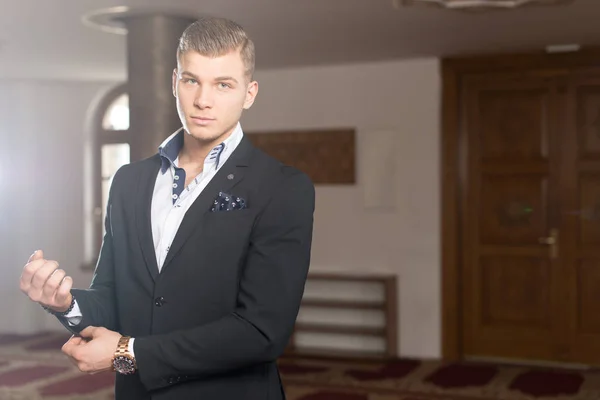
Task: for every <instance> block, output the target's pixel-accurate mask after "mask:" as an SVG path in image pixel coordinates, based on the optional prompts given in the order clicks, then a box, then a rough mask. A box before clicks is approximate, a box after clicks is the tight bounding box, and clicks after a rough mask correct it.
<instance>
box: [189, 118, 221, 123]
mask: <svg viewBox="0 0 600 400" xmlns="http://www.w3.org/2000/svg"><path fill="white" fill-rule="evenodd" d="M190 118H191V120H192V121H193V122H194V123H195V124H197V125H207V124H210V123H211V122H213V121H214V120H215V119H214V118H208V117H190Z"/></svg>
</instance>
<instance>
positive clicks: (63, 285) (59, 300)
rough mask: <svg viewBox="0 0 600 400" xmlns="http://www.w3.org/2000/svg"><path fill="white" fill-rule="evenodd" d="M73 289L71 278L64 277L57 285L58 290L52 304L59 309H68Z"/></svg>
mask: <svg viewBox="0 0 600 400" xmlns="http://www.w3.org/2000/svg"><path fill="white" fill-rule="evenodd" d="M72 287H73V278H71V277H70V276H65V277H64V278H63V279H62V280H61V282H60V283H59V286H58V289H57V290H56V292H55V295H54V303H55V304H57V305H60V306H61V307H69V305H70V304H71V288H72Z"/></svg>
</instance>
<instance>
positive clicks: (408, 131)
mask: <svg viewBox="0 0 600 400" xmlns="http://www.w3.org/2000/svg"><path fill="white" fill-rule="evenodd" d="M438 68H439V63H438V61H437V60H436V59H423V60H411V61H402V62H389V63H376V64H368V65H349V66H341V67H339V66H338V67H321V68H306V69H294V70H285V71H266V72H262V73H261V72H259V73H257V76H256V79H257V80H258V81H259V94H258V97H257V100H256V103H255V104H254V106H253V107H252V109H251V110H250V111H249V112H247V113H246V114H245V115H244V117H243V121H242V122H243V127H244V129H245V130H248V131H251V130H261V131H263V130H278V129H304V128H327V127H331V128H336V127H356V129H357V133H358V136H359V146H358V154H357V163H358V170H359V182H358V184H357V185H356V186H338V187H336V186H318V188H317V206H316V212H315V232H314V241H313V259H312V260H313V261H312V264H311V268H312V269H313V270H351V271H366V270H369V271H378V272H393V273H397V275H398V278H399V287H398V290H399V291H398V296H399V325H400V326H399V351H400V354H401V355H402V356H416V357H438V356H440V354H441V298H440V238H439V236H440V227H439V225H440V211H439V209H440V191H439V186H440V181H439V179H440V174H439V143H440V141H439V129H440V128H439V119H440V118H439V115H440V109H439V107H440V93H441V89H440V76H439V71H438ZM379 130H391V131H392V132H394V133H395V141H394V143H393V144H394V149H395V158H394V163H392V164H391V165H390V166H389V167H387V166H385V165H383V166H382V167H383V168H379V170H380V171H379V172H378V171H377V169H378V168H372V167H373V166H372V165H365V163H364V162H365V157H366V156H367V154H366V153H367V152H366V150H367V149H369V150H372V148H371V147H369V146H370V145H371V142H372V141H373V139H374V138H373V137H372V135H374V134H375V132H377V131H379ZM378 142H379V143H382V144H385V143H386V142H387V140H380V141H379V140H378ZM375 150H376V151H379V150H381V152H382V157H383V156H385V155H386V154H385V153H386V152H385V150H386V148H385V147H379V148H377V147H376V148H375ZM372 156H373V154H372V151H369V154H368V157H369V162H371V160H372V159H373V157H372ZM384 161H388V160H382V161H381V162H384ZM388 168H389V169H390V170H391V171H387V172H386V170H387V169H388ZM365 182H367V183H368V187H369V190H374V189H377V188H378V187H381V188H383V189H384V190H383V193H384V194H385V195H389V196H392V197H391V198H392V199H393V205H395V209H392V210H384V209H382V210H371V209H368V210H367V209H365V200H364V195H365V193H364V192H363V190H364V189H365ZM371 201H372V199H371Z"/></svg>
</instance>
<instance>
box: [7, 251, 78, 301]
mask: <svg viewBox="0 0 600 400" xmlns="http://www.w3.org/2000/svg"><path fill="white" fill-rule="evenodd" d="M19 286H20V288H21V291H22V292H23V293H25V294H26V295H27V296H29V298H30V299H31V300H33V301H35V302H36V303H39V304H41V305H42V306H45V307H48V308H50V309H51V310H54V311H58V312H64V311H66V310H67V309H68V308H69V306H70V305H71V300H72V295H71V288H72V287H73V279H72V278H71V277H70V276H67V274H66V272H65V271H64V270H62V269H59V268H58V262H56V261H53V260H45V259H44V252H43V251H42V250H38V251H36V252H35V253H33V254H32V255H31V257H29V260H28V261H27V264H25V267H24V268H23V273H22V274H21V281H20V285H19Z"/></svg>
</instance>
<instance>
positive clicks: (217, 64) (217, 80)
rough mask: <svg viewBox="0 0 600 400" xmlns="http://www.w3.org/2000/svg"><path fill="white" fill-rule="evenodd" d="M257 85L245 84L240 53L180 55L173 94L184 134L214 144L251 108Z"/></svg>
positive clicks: (174, 73)
mask: <svg viewBox="0 0 600 400" xmlns="http://www.w3.org/2000/svg"><path fill="white" fill-rule="evenodd" d="M257 92H258V83H257V82H248V78H247V77H246V74H245V67H244V63H243V61H242V58H241V56H240V52H239V51H237V50H235V51H231V52H229V53H227V54H225V55H223V56H219V57H216V58H209V57H205V56H203V55H201V54H200V53H197V52H195V51H191V52H187V53H184V54H182V55H181V56H180V59H179V62H178V68H177V69H176V70H175V71H174V72H173V94H174V95H175V97H176V99H177V112H178V113H179V118H180V119H181V122H182V124H183V127H184V129H185V130H186V132H187V133H188V134H189V135H191V136H192V137H194V138H195V139H197V140H199V141H201V142H203V144H205V145H213V146H215V145H217V144H219V143H220V142H221V141H223V140H224V139H225V138H226V136H228V135H229V134H230V133H231V132H232V131H233V129H234V128H235V126H236V124H237V122H238V121H239V119H240V117H241V115H242V110H243V109H248V108H250V106H252V103H253V102H254V98H255V96H256V94H257Z"/></svg>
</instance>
